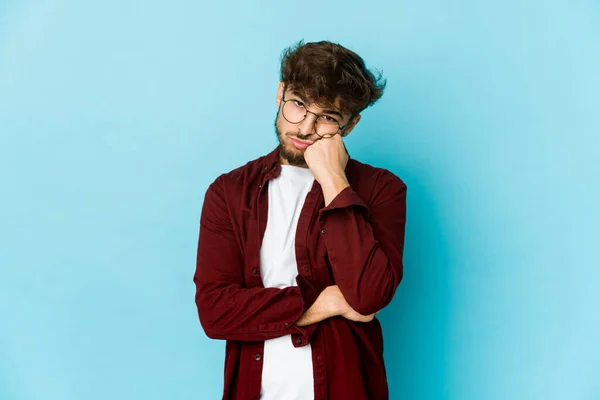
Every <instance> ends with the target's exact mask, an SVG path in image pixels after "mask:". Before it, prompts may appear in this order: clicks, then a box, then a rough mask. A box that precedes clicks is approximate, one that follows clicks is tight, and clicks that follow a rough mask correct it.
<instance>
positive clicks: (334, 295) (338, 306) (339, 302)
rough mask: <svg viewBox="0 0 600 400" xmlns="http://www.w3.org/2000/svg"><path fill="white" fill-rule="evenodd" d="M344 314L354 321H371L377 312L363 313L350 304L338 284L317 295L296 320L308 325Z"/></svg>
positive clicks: (343, 315)
mask: <svg viewBox="0 0 600 400" xmlns="http://www.w3.org/2000/svg"><path fill="white" fill-rule="evenodd" d="M337 316H342V317H344V318H346V319H348V320H350V321H354V322H370V321H372V320H373V318H374V317H375V314H371V315H361V314H359V313H357V312H356V311H354V309H353V308H352V307H350V305H349V304H348V302H347V301H346V299H345V298H344V295H342V292H340V289H339V288H338V287H337V285H333V286H328V287H326V288H325V289H324V290H323V291H322V292H321V293H320V294H319V297H317V300H315V302H314V303H313V305H312V306H311V307H310V308H309V309H308V310H306V312H305V313H304V314H303V315H302V316H301V317H300V319H299V320H298V321H297V322H296V325H298V326H306V325H311V324H315V323H317V322H321V321H323V320H324V319H327V318H331V317H337Z"/></svg>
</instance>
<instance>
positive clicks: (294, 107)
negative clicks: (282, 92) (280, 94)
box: [283, 100, 306, 124]
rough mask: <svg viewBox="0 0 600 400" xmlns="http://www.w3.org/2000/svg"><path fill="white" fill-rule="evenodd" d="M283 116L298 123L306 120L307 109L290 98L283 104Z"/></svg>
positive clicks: (293, 122)
mask: <svg viewBox="0 0 600 400" xmlns="http://www.w3.org/2000/svg"><path fill="white" fill-rule="evenodd" d="M283 116H284V117H285V119H287V120H288V121H289V122H291V123H292V124H297V123H299V122H302V120H304V117H305V116H306V109H305V108H304V106H303V105H301V104H299V103H298V102H296V101H295V100H289V101H286V102H285V103H284V104H283Z"/></svg>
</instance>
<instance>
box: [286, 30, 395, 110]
mask: <svg viewBox="0 0 600 400" xmlns="http://www.w3.org/2000/svg"><path fill="white" fill-rule="evenodd" d="M376 72H377V75H375V73H373V72H372V71H370V70H369V69H368V68H367V67H366V66H365V62H364V60H363V59H362V58H361V57H360V56H359V55H358V54H356V53H355V52H353V51H352V50H349V49H347V48H345V47H343V46H341V45H339V44H337V43H332V42H330V41H320V42H309V43H306V44H305V43H304V40H300V41H299V42H298V43H296V44H294V45H292V46H290V47H288V48H286V49H285V50H283V52H282V54H281V78H280V79H281V81H282V82H283V83H284V84H285V85H286V87H289V88H291V89H292V90H294V91H296V92H300V93H303V94H305V95H306V96H307V97H308V98H309V99H311V101H312V100H314V101H315V102H317V103H319V104H323V105H328V106H329V105H335V101H336V100H339V108H340V111H341V112H342V113H344V114H351V115H357V114H358V113H360V112H361V111H362V110H364V109H365V108H367V107H369V106H371V105H373V104H374V103H375V102H376V101H377V100H379V99H380V98H381V96H382V95H383V90H384V89H385V85H386V80H385V79H382V72H378V71H376Z"/></svg>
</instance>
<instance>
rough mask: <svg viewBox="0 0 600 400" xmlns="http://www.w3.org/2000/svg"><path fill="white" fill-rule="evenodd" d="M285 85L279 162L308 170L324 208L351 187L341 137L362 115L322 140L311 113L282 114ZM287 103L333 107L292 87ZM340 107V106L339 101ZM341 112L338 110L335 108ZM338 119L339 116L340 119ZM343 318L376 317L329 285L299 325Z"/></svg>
mask: <svg viewBox="0 0 600 400" xmlns="http://www.w3.org/2000/svg"><path fill="white" fill-rule="evenodd" d="M283 89H284V84H283V82H280V83H279V86H278V89H277V97H276V104H277V107H278V109H279V111H278V113H277V117H276V119H275V132H276V134H277V137H278V139H279V143H280V144H281V152H280V155H279V162H280V163H281V164H284V165H295V166H298V167H302V168H309V169H310V170H311V171H312V173H313V176H314V177H315V179H316V180H317V181H318V182H319V184H320V185H321V187H322V189H323V196H324V198H325V206H327V205H329V203H331V201H332V200H333V199H334V198H335V197H336V196H337V195H338V194H339V193H340V192H341V191H342V190H344V189H345V188H346V187H348V186H350V184H349V183H348V179H347V177H346V173H345V169H346V164H347V163H348V153H347V152H346V148H345V146H344V142H343V140H342V137H346V136H348V134H350V132H351V131H352V130H353V129H354V127H355V126H356V124H358V122H359V121H360V118H361V116H360V114H359V115H356V116H355V117H354V118H353V119H352V121H351V122H350V123H349V124H348V126H347V127H346V129H344V131H342V132H340V133H338V134H336V135H335V136H333V137H331V138H321V137H319V136H318V135H317V134H316V133H315V131H314V124H315V120H316V118H317V116H316V115H314V114H311V113H308V115H307V116H306V118H305V119H304V120H303V121H302V122H300V123H298V124H292V123H290V122H288V121H287V120H286V119H285V118H284V117H283V115H281V112H280V111H281V108H280V106H281V105H282V101H281V99H282V97H283V94H284V93H283ZM285 99H286V100H297V101H300V102H302V103H303V104H304V105H305V107H306V108H307V110H308V111H311V112H314V113H315V114H325V112H324V111H325V110H328V109H331V107H325V108H322V107H320V106H319V105H318V104H315V103H309V104H307V103H306V102H305V101H303V100H302V99H301V97H299V96H297V95H295V94H294V93H293V92H292V91H291V90H290V89H289V88H288V89H287V91H286V93H285ZM336 103H337V104H339V103H338V102H337V101H336ZM335 108H336V109H337V110H339V107H335ZM338 118H339V116H338ZM350 119H351V116H350V115H347V114H346V115H343V114H342V120H341V121H339V122H340V125H341V126H344V125H345V124H346V123H348V122H349V121H350ZM292 138H295V139H299V140H301V141H303V142H310V143H311V144H310V145H309V146H308V147H307V148H306V149H298V148H296V147H295V146H294V144H293V142H292ZM336 316H342V317H344V318H346V319H348V320H351V321H355V322H369V321H371V320H372V319H373V318H374V316H375V314H371V315H361V314H359V313H357V312H356V311H355V310H354V309H353V308H352V307H350V305H349V304H348V303H347V302H346V299H345V298H344V296H343V295H342V292H341V291H340V289H339V288H338V286H337V285H333V286H329V287H327V288H325V290H323V291H322V292H321V293H320V295H319V296H318V297H317V300H316V301H315V302H314V303H313V305H312V306H311V307H310V308H309V309H308V310H307V311H306V312H305V313H304V314H303V315H302V316H301V317H300V319H299V320H298V321H297V322H296V325H298V326H306V325H310V324H314V323H317V322H320V321H322V320H324V319H327V318H331V317H336Z"/></svg>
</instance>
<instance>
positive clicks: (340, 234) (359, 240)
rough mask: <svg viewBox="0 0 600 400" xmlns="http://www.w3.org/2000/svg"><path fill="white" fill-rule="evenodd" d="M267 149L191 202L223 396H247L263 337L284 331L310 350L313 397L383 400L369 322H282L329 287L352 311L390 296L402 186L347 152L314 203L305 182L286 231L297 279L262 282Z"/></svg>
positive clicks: (256, 387) (366, 310)
mask: <svg viewBox="0 0 600 400" xmlns="http://www.w3.org/2000/svg"><path fill="white" fill-rule="evenodd" d="M279 149H280V147H279V146H277V148H275V150H273V151H272V152H271V153H270V154H268V155H266V156H263V157H260V158H258V159H256V160H253V161H250V162H248V163H247V164H246V165H244V166H242V167H239V168H237V169H235V170H233V171H231V172H229V173H225V174H222V175H220V176H219V177H218V178H217V179H216V180H215V181H214V182H213V183H211V184H210V186H209V188H208V190H207V191H206V194H205V198H204V204H203V206H202V215H201V217H200V233H199V240H198V254H197V264H196V272H195V274H194V283H195V284H196V305H197V307H198V314H199V317H200V323H201V325H202V327H203V328H204V331H205V332H206V335H207V336H208V337H210V338H213V339H224V340H227V343H226V353H225V378H224V393H223V399H240V400H241V399H243V400H248V399H259V398H260V391H261V375H262V365H263V359H262V356H263V347H264V340H266V339H272V338H276V337H280V336H284V335H290V334H291V340H292V342H293V345H294V346H296V347H299V346H306V345H307V344H308V343H310V344H311V346H312V360H313V371H314V389H315V400H324V399H344V400H350V399H376V400H384V399H387V398H388V385H387V380H386V372H385V365H384V360H383V337H382V333H381V326H380V324H379V321H378V320H377V318H375V319H373V320H372V321H371V322H368V323H359V322H353V321H350V320H347V319H345V318H343V317H334V318H329V319H326V320H324V321H322V322H319V323H316V324H313V325H309V326H306V327H298V326H295V325H294V323H295V322H296V321H297V320H298V319H299V318H300V316H301V315H302V314H303V313H304V312H305V311H306V310H307V309H308V308H309V307H310V306H311V305H312V304H313V302H314V301H315V300H316V298H317V296H318V295H319V293H320V292H321V291H322V290H323V289H325V288H326V287H327V286H330V285H338V286H339V288H340V291H341V292H342V294H343V295H344V297H345V298H346V301H347V302H348V304H350V306H351V307H352V308H353V309H354V310H356V311H357V312H359V313H361V314H364V315H368V314H372V313H375V312H376V311H379V310H381V309H382V308H383V307H385V306H386V305H387V304H389V303H390V301H391V300H392V297H393V296H394V293H395V291H396V288H397V286H398V284H399V283H400V280H401V279H402V253H403V248H404V228H405V222H406V185H405V184H404V182H403V181H402V180H401V179H400V178H398V177H397V176H396V175H394V174H393V173H391V172H390V171H388V170H386V169H383V168H376V167H373V166H370V165H368V164H364V163H361V162H359V161H356V160H354V159H352V158H350V159H349V160H348V164H347V165H346V169H345V172H346V177H347V179H348V182H349V184H350V187H346V188H345V189H344V190H342V191H341V192H340V193H339V194H338V195H337V196H336V197H335V198H334V199H333V200H332V201H331V203H330V204H329V205H328V206H327V207H325V202H324V198H323V191H322V189H321V186H320V184H319V183H318V181H317V180H315V182H314V184H313V186H312V189H311V190H310V192H309V193H308V195H307V196H306V200H305V202H304V206H303V208H302V211H301V213H300V217H299V220H298V225H297V230H296V236H295V238H296V242H295V251H296V262H297V265H298V276H297V278H296V281H297V283H298V286H291V287H286V288H283V289H279V288H265V287H264V285H263V283H262V279H261V275H260V258H259V257H260V247H261V243H262V238H263V235H264V232H265V228H266V225H267V207H268V190H267V185H268V184H269V180H270V179H273V178H275V177H277V176H278V175H279V173H280V171H281V165H280V164H279Z"/></svg>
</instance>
